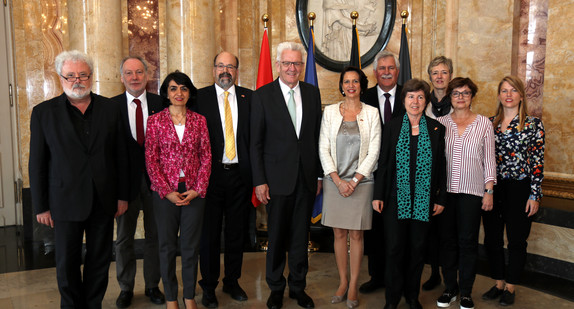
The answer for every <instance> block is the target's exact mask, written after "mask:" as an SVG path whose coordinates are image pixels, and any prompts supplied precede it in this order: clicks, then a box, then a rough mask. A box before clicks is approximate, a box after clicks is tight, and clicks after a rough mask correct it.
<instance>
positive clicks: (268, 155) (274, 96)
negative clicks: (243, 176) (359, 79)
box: [250, 42, 322, 309]
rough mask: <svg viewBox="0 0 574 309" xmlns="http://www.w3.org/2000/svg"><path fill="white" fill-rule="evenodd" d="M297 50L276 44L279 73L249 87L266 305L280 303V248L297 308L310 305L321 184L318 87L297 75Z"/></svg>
mask: <svg viewBox="0 0 574 309" xmlns="http://www.w3.org/2000/svg"><path fill="white" fill-rule="evenodd" d="M303 51H304V48H303V46H302V45H301V44H299V43H293V42H284V43H281V44H279V45H278V46H277V61H276V62H275V67H276V69H277V71H278V73H279V78H278V79H276V80H275V81H274V82H272V83H269V84H267V85H265V86H263V87H261V88H259V89H258V90H257V91H255V93H254V94H253V99H252V103H251V104H252V105H251V141H250V145H251V146H250V149H251V169H252V171H253V185H254V186H255V194H256V195H257V199H259V201H261V203H263V204H266V205H267V214H268V235H269V249H268V251H267V263H266V264H267V265H266V280H267V284H268V285H269V288H270V289H271V295H270V296H269V299H268V300H267V307H268V308H270V309H279V308H281V307H282V306H283V292H284V290H285V286H286V282H285V277H284V276H283V270H284V269H285V262H286V260H287V259H286V257H285V254H286V253H287V254H288V255H289V259H288V264H289V278H288V284H289V297H290V298H293V299H296V300H297V304H298V305H299V306H301V307H303V308H313V307H314V306H315V304H314V303H313V300H312V299H311V297H309V295H307V294H306V293H305V286H306V281H305V277H306V275H307V270H308V268H309V264H308V261H307V242H308V231H309V225H310V221H311V211H312V207H313V201H314V199H315V196H316V194H317V192H318V190H320V187H321V184H322V183H321V180H318V179H319V178H318V177H321V176H322V169H321V164H320V161H319V152H318V143H319V129H320V126H321V97H320V95H319V89H317V88H316V87H314V86H312V85H310V84H307V83H304V82H301V81H299V78H300V75H301V72H303Z"/></svg>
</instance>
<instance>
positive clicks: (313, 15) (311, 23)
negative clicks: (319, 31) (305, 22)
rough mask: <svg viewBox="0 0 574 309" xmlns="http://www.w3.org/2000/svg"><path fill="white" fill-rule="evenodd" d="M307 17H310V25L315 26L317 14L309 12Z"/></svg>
mask: <svg viewBox="0 0 574 309" xmlns="http://www.w3.org/2000/svg"><path fill="white" fill-rule="evenodd" d="M307 18H309V26H310V27H313V21H314V20H315V18H317V15H315V12H311V13H309V14H307Z"/></svg>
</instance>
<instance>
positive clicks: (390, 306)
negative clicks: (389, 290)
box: [384, 303, 397, 309]
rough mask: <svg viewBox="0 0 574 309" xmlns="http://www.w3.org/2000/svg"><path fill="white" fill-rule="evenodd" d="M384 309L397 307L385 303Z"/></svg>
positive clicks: (395, 308)
mask: <svg viewBox="0 0 574 309" xmlns="http://www.w3.org/2000/svg"><path fill="white" fill-rule="evenodd" d="M384 309H397V305H393V304H389V303H387V304H386V305H385V308H384Z"/></svg>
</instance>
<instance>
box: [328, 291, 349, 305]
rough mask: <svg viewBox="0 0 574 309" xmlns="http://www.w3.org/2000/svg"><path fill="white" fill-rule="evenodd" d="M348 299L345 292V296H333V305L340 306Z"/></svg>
mask: <svg viewBox="0 0 574 309" xmlns="http://www.w3.org/2000/svg"><path fill="white" fill-rule="evenodd" d="M346 298H347V292H345V294H343V295H341V296H338V295H333V296H331V304H338V303H340V302H342V301H344V300H345V299H346Z"/></svg>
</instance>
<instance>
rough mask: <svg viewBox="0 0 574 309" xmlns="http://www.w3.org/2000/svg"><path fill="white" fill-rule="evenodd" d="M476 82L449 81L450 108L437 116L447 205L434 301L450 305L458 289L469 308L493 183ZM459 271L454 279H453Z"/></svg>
mask: <svg viewBox="0 0 574 309" xmlns="http://www.w3.org/2000/svg"><path fill="white" fill-rule="evenodd" d="M477 92H478V87H477V86H476V85H475V84H474V82H472V80H471V79H470V78H462V77H457V78H455V79H453V80H452V81H450V83H449V84H448V88H447V95H449V96H450V100H451V104H452V108H453V110H454V111H453V112H452V113H451V114H448V115H446V116H442V117H439V118H438V121H439V122H440V123H442V124H443V125H444V126H445V127H446V134H445V145H446V149H445V153H446V165H447V191H448V200H447V208H446V209H445V211H444V213H443V214H442V215H441V216H440V218H439V233H440V239H441V253H442V255H441V258H440V260H441V263H442V265H441V266H442V273H443V279H444V283H445V286H446V289H445V291H444V292H443V294H442V295H441V296H440V297H439V298H438V299H437V306H438V307H441V308H446V307H449V306H450V305H451V304H452V303H453V302H454V301H456V299H457V297H458V294H459V291H460V308H461V309H472V308H474V302H473V301H472V297H471V293H472V286H473V284H474V279H475V277H476V262H477V259H478V231H479V228H480V215H481V211H490V210H492V194H493V187H494V184H495V182H496V162H495V159H494V131H493V129H492V123H491V122H490V121H489V120H488V118H486V117H484V116H482V115H479V114H476V113H474V112H473V111H472V110H471V105H472V99H473V98H474V96H475V95H476V93H477ZM457 270H458V278H457Z"/></svg>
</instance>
